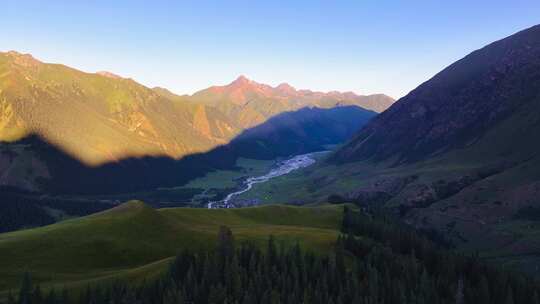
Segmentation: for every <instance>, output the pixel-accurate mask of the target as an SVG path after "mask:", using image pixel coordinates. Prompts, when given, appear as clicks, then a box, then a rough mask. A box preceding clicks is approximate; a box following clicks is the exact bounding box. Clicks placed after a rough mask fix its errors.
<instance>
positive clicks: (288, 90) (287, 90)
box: [276, 82, 296, 94]
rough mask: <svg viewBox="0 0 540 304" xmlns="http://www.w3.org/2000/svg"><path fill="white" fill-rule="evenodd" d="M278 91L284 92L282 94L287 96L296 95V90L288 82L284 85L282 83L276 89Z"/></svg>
mask: <svg viewBox="0 0 540 304" xmlns="http://www.w3.org/2000/svg"><path fill="white" fill-rule="evenodd" d="M276 90H278V91H280V92H282V93H286V94H290V93H295V92H296V89H295V88H294V87H293V86H291V85H290V84H288V83H286V82H283V83H280V84H279V85H278V86H277V87H276Z"/></svg>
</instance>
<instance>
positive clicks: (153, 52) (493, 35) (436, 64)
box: [0, 0, 540, 98]
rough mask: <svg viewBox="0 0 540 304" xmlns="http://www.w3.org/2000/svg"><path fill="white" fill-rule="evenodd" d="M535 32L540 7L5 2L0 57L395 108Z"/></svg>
mask: <svg viewBox="0 0 540 304" xmlns="http://www.w3.org/2000/svg"><path fill="white" fill-rule="evenodd" d="M538 23H540V1H538V0H527V1H522V0H505V1H500V0H492V1H484V0H475V1H470V0H468V1H463V0H453V1H442V0H441V1H439V0H431V1H423V0H407V1H406V0H401V1H386V0H378V1H376V0H350V1H339V0H335V1H317V0H311V1H302V0H297V1H253V0H252V1H235V0H230V1H202V0H201V1H137V0H133V1H120V0H117V1H100V0H95V1H76V0H73V1H67V0H66V1H55V0H51V1H30V0H26V1H6V2H3V3H2V17H1V18H0V51H8V50H16V51H19V52H22V53H30V54H32V55H33V56H34V57H36V58H37V59H39V60H42V61H45V62H54V63H62V64H65V65H68V66H71V67H74V68H77V69H79V70H83V71H85V72H96V71H102V70H105V71H110V72H113V73H115V74H118V75H121V76H123V77H129V78H133V79H135V80H136V81H138V82H140V83H142V84H144V85H146V86H149V87H154V86H161V87H165V88H168V89H170V90H171V91H173V92H175V93H177V94H191V93H194V92H196V91H198V90H201V89H204V88H207V87H209V86H211V85H223V84H227V83H229V82H231V81H232V80H234V79H235V78H236V77H238V76H239V75H245V76H247V77H248V78H250V79H252V80H255V81H257V82H261V83H267V84H270V85H277V84H279V83H282V82H287V83H289V84H291V85H292V86H294V87H296V88H300V89H312V90H318V91H331V90H339V91H353V92H356V93H358V94H372V93H384V94H387V95H390V96H392V97H395V98H399V97H402V96H404V95H406V94H407V93H408V92H409V91H411V90H412V89H414V88H415V87H416V86H418V85H419V84H421V83H422V82H424V81H426V80H428V79H429V78H430V77H432V76H433V75H435V74H436V73H437V72H438V71H440V70H441V69H443V68H444V67H446V66H448V65H449V64H451V63H452V62H454V61H456V60H458V59H460V58H462V57H463V56H465V55H467V54H468V53H470V52H472V51H474V50H475V49H478V48H481V47H482V46H485V45H486V44H489V43H490V42H493V41H495V40H498V39H501V38H504V37H506V36H508V35H511V34H513V33H515V32H517V31H519V30H522V29H525V28H528V27H530V26H532V25H535V24H538Z"/></svg>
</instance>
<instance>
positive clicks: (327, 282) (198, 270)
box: [7, 207, 540, 304]
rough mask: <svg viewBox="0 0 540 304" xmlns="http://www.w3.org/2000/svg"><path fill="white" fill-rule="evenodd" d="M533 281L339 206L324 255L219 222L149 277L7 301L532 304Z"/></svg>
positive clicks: (34, 290) (30, 292) (27, 285)
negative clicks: (335, 232) (193, 247)
mask: <svg viewBox="0 0 540 304" xmlns="http://www.w3.org/2000/svg"><path fill="white" fill-rule="evenodd" d="M539 291H540V284H539V282H538V281H537V280H536V279H534V278H531V277H527V276H525V275H522V274H519V273H513V272H510V271H508V270H504V269H501V268H497V267H494V266H491V265H487V264H485V263H484V262H483V261H481V260H480V259H479V258H478V257H476V256H464V255H458V254H456V253H453V252H452V251H449V250H447V249H445V248H444V247H441V246H440V245H438V244H436V243H434V242H432V241H430V240H428V239H427V238H426V237H424V236H421V235H419V234H417V233H416V232H415V231H414V230H412V229H410V228H407V227H404V226H400V225H398V224H395V223H392V222H388V221H385V220H384V219H380V218H377V217H373V216H370V215H367V214H364V213H362V212H358V211H354V210H351V209H349V208H347V207H345V209H344V217H343V223H342V234H341V235H340V236H339V237H338V239H337V241H336V244H335V246H334V247H333V248H332V250H331V252H330V253H329V254H320V253H314V252H312V251H305V250H303V249H302V247H301V245H300V243H296V244H292V245H291V244H289V245H285V244H282V243H278V242H277V241H276V239H275V238H274V237H272V236H270V237H269V238H268V241H267V242H266V245H265V246H263V247H262V248H261V246H256V245H254V244H253V243H250V242H242V243H240V244H237V242H235V239H234V235H233V233H232V231H231V230H230V229H229V228H227V227H221V228H220V230H219V232H218V239H217V243H216V246H215V249H214V250H213V251H210V252H192V251H189V250H184V251H182V252H181V253H180V254H179V255H178V256H177V257H176V259H175V260H174V262H173V263H171V265H170V267H169V270H168V271H167V272H166V274H164V275H163V277H161V278H160V279H158V280H155V281H153V282H147V283H144V284H140V285H139V286H137V287H130V286H128V285H126V284H123V283H120V282H117V283H114V284H111V285H109V286H101V287H89V288H88V289H87V290H86V291H85V292H82V293H80V294H79V295H74V294H68V293H67V292H65V291H63V292H55V291H54V290H53V291H49V292H48V293H47V294H46V295H44V293H43V292H42V291H41V289H40V288H39V286H35V287H32V284H31V278H30V276H29V275H25V278H24V280H23V284H22V286H21V289H20V291H19V292H18V294H17V295H10V297H9V299H8V301H7V303H9V304H15V303H21V304H23V303H24V304H41V303H50V304H53V303H81V304H94V303H96V304H97V303H141V304H142V303H155V304H172V303H201V304H206V303H208V304H214V303H230V304H233V303H238V304H250V303H262V304H278V303H279V304H293V303H305V304H312V303H313V304H319V303H320V304H328V303H330V304H342V303H360V304H394V303H395V304H403V303H418V304H421V303H426V304H447V303H448V304H450V303H452V304H454V303H457V304H465V303H467V304H469V303H471V304H472V303H475V304H476V303H478V304H488V303H489V304H513V303H520V304H521V303H523V304H538V303H539V300H538V293H539Z"/></svg>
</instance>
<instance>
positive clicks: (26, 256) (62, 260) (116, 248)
mask: <svg viewBox="0 0 540 304" xmlns="http://www.w3.org/2000/svg"><path fill="white" fill-rule="evenodd" d="M342 214H343V206H339V205H332V206H320V207H292V206H283V205H272V206H264V207H252V208H243V209H217V210H216V209H192V208H170V209H153V208H151V207H148V206H146V205H145V204H144V203H142V202H136V201H133V202H128V203H125V204H123V205H120V206H118V207H116V208H113V209H110V210H107V211H104V212H101V213H97V214H94V215H91V216H87V217H83V218H78V219H73V220H68V221H64V222H61V223H57V224H53V225H49V226H45V227H41V228H35V229H29V230H21V231H16V232H11V233H4V234H0V277H2V280H0V294H2V295H4V296H5V294H6V292H7V291H8V290H9V289H11V288H16V287H17V286H18V285H19V283H20V280H21V276H22V273H24V271H30V272H31V274H32V277H33V279H34V280H35V281H36V282H40V283H41V284H42V287H43V288H48V287H51V286H55V287H56V288H57V289H61V288H62V287H63V286H66V287H67V288H69V289H72V288H86V286H87V285H88V284H92V283H97V282H101V283H104V282H107V281H113V280H115V279H119V278H124V279H128V280H133V281H141V280H143V279H144V278H148V279H150V278H152V276H153V275H156V274H158V273H161V272H162V271H163V270H165V269H166V267H168V264H169V262H170V261H171V260H170V259H171V258H172V257H174V256H175V255H176V254H177V253H178V252H179V251H180V250H181V249H190V250H193V251H197V250H208V249H213V247H212V246H214V245H213V244H215V239H216V237H217V231H218V228H219V227H220V226H221V225H226V226H228V227H230V228H231V229H232V231H233V232H234V235H235V237H236V239H237V240H239V241H242V240H249V241H253V242H254V243H256V244H265V242H266V241H267V239H268V236H269V235H270V234H272V235H274V236H275V237H276V239H277V240H278V242H285V243H288V244H295V243H296V242H297V241H300V242H301V244H302V246H304V247H306V248H307V249H309V250H311V251H315V252H319V253H327V252H329V251H331V249H332V245H333V244H334V242H335V241H336V238H337V235H338V233H339V229H340V225H341V219H342Z"/></svg>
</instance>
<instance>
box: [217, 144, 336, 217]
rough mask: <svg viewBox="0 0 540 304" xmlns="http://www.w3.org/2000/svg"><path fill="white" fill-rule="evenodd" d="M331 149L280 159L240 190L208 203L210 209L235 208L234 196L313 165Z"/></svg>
mask: <svg viewBox="0 0 540 304" xmlns="http://www.w3.org/2000/svg"><path fill="white" fill-rule="evenodd" d="M328 152H329V151H319V152H312V153H307V154H301V155H296V156H293V157H291V158H289V159H286V160H284V161H280V162H278V163H277V164H276V166H275V168H272V169H271V170H270V172H268V173H267V174H264V175H261V176H252V177H248V178H247V179H246V180H245V181H244V182H243V185H242V187H241V189H240V190H237V191H234V192H231V193H229V194H228V195H227V196H226V197H225V198H224V199H223V200H220V201H211V202H209V203H208V204H207V207H208V208H209V209H212V208H234V207H236V206H235V204H234V198H235V197H237V196H239V195H240V194H243V193H245V192H247V191H249V190H251V189H252V187H253V185H255V184H259V183H264V182H267V181H268V180H270V179H272V178H275V177H279V176H283V175H286V174H289V173H291V172H293V171H296V170H298V169H301V168H305V167H308V166H311V165H313V164H314V163H315V162H316V157H315V156H317V155H319V154H324V153H328Z"/></svg>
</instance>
